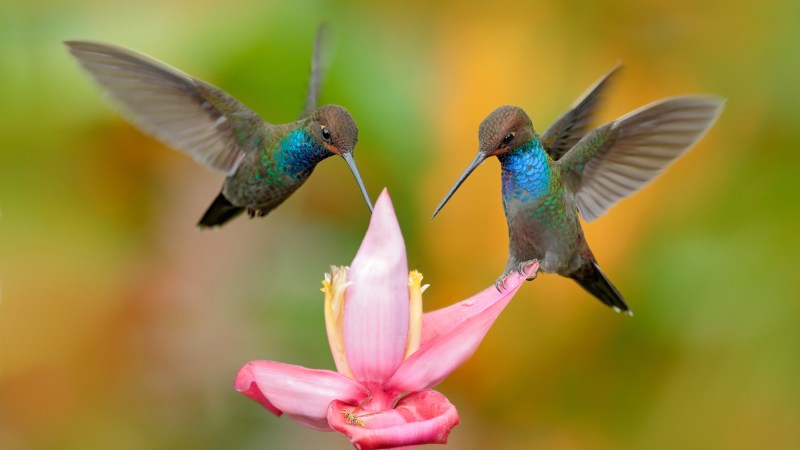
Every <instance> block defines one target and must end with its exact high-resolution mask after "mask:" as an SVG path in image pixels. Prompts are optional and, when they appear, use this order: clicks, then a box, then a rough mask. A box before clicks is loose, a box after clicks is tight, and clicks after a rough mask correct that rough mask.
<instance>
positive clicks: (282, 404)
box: [234, 361, 369, 431]
mask: <svg viewBox="0 0 800 450" xmlns="http://www.w3.org/2000/svg"><path fill="white" fill-rule="evenodd" d="M234 387H235V388H236V390H237V391H239V392H241V393H243V394H244V395H246V396H248V397H250V398H252V399H253V400H255V401H257V402H259V403H261V405H263V406H264V407H265V408H267V409H268V410H270V411H271V412H272V413H273V414H275V415H276V416H280V415H281V414H283V413H286V415H288V416H289V417H291V418H292V419H294V420H296V421H298V422H300V423H301V424H303V425H305V426H307V427H310V428H314V429H317V430H326V431H329V430H330V428H329V427H328V421H327V415H328V405H329V404H330V403H331V402H332V401H333V400H342V401H345V402H354V401H355V402H357V401H359V400H361V399H363V398H365V397H366V396H368V395H369V393H368V392H367V391H366V389H365V388H364V386H362V385H360V384H359V383H358V382H356V381H353V380H351V379H350V378H347V377H346V376H344V375H340V374H338V373H336V372H332V371H330V370H316V369H307V368H305V367H301V366H294V365H291V364H283V363H279V362H274V361H251V362H249V363H247V364H245V365H244V366H243V367H242V368H241V369H240V370H239V374H238V375H237V376H236V381H235V382H234Z"/></svg>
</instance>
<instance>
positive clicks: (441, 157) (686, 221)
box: [0, 0, 800, 449]
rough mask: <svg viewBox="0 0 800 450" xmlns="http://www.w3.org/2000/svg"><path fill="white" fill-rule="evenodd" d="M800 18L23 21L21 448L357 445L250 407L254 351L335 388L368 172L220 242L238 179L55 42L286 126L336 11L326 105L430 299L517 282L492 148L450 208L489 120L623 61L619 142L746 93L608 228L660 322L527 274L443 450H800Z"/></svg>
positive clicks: (776, 7)
mask: <svg viewBox="0 0 800 450" xmlns="http://www.w3.org/2000/svg"><path fill="white" fill-rule="evenodd" d="M290 3H291V5H290ZM798 17H800V3H798V2H796V1H791V0H765V1H762V2H758V3H757V4H753V3H748V2H727V1H722V0H716V1H703V2H691V1H677V2H675V1H658V0H648V1H644V2H637V3H636V4H632V3H630V2H625V1H609V2H591V1H574V0H568V1H561V2H512V3H505V2H491V3H490V4H489V5H485V6H482V5H478V4H477V3H475V4H473V3H468V2H467V3H465V2H454V1H444V2H438V3H437V2H427V1H402V2H401V1H397V2H372V1H367V0H361V1H359V0H352V1H345V2H327V1H322V0H320V1H311V2H280V3H279V2H274V1H265V2H264V1H256V0H228V1H226V2H211V1H205V0H201V1H199V2H197V1H191V2H190V1H178V2H163V1H153V0H143V1H139V2H118V1H102V2H101V1H95V0H79V1H72V2H56V1H48V0H41V1H34V2H23V1H22V0H11V2H8V1H5V2H3V3H2V5H0V56H2V64H0V99H1V100H0V144H2V145H1V148H0V292H1V294H0V448H2V449H88V448H114V449H172V448H175V449H179V448H195V449H217V448H242V449H251V448H252V449H256V448H259V449H263V448H340V449H346V448H349V447H350V446H349V443H348V442H347V440H346V439H345V438H344V437H343V436H341V435H338V434H335V433H318V432H312V431H309V430H307V429H305V428H303V427H301V426H300V425H298V424H296V423H294V422H292V421H291V420H290V419H288V418H285V417H284V418H276V417H274V416H272V415H271V414H269V413H268V412H267V411H266V410H264V409H263V408H261V407H260V406H259V405H257V404H256V403H255V402H252V401H250V400H249V399H247V398H245V397H244V396H242V395H241V394H238V393H236V392H235V391H234V390H233V387H232V384H233V379H234V376H235V375H236V372H237V370H238V369H239V367H240V366H241V365H242V364H244V363H245V362H247V361H249V360H252V359H273V360H279V361H284V362H289V363H295V364H301V365H305V366H308V367H318V368H333V363H332V360H331V357H330V354H329V349H328V344H327V341H326V335H325V331H324V324H323V317H322V294H321V293H320V292H319V288H320V287H321V285H320V280H321V279H322V276H323V273H324V272H325V271H326V270H327V269H328V266H329V265H331V264H340V265H341V264H349V263H350V261H351V260H352V258H353V256H354V255H355V252H356V249H357V248H358V245H359V243H360V241H361V238H362V236H363V233H364V231H365V230H366V226H367V223H368V220H369V215H368V211H367V208H365V206H364V203H363V200H362V199H361V195H360V194H359V192H358V190H357V187H356V184H355V182H354V181H353V179H352V177H351V175H350V173H349V171H348V170H347V168H346V166H345V165H344V164H343V163H342V162H341V161H340V160H339V159H333V158H331V159H330V160H328V161H325V162H323V163H322V164H320V166H319V167H318V168H317V169H316V172H315V175H314V176H313V177H312V178H311V179H310V181H309V182H308V183H307V184H306V185H305V186H304V187H303V188H302V189H300V190H299V191H298V192H297V193H296V194H295V195H294V196H293V197H292V198H291V199H289V200H288V201H287V202H286V203H285V204H284V205H283V206H282V207H281V208H279V209H277V210H276V211H274V212H272V213H271V214H270V215H269V216H268V217H267V218H266V219H261V220H252V221H251V220H247V219H246V218H240V219H238V220H235V221H233V222H232V223H230V224H229V225H228V226H226V227H224V228H221V229H217V230H211V231H201V230H199V229H198V228H196V227H195V223H196V222H197V220H198V219H199V217H200V215H201V214H202V213H203V211H204V210H205V208H206V207H207V206H208V204H209V203H210V201H211V200H212V199H213V198H214V196H215V195H216V194H217V192H218V190H219V187H220V185H221V183H222V179H223V177H222V176H221V175H219V174H217V173H212V172H211V171H208V170H206V169H204V168H202V167H200V166H198V165H197V164H195V163H194V162H193V161H192V160H191V159H189V158H187V157H185V156H184V155H182V154H180V153H178V152H175V151H173V150H170V149H169V148H167V147H165V146H164V145H162V144H160V143H158V142H156V141H155V140H153V139H150V138H149V137H146V136H145V135H143V134H142V133H140V132H139V131H137V130H136V129H135V128H133V127H132V126H131V125H129V124H128V123H127V122H125V121H124V120H122V119H121V118H120V117H119V116H118V115H117V114H115V113H114V110H113V108H111V107H109V104H108V103H107V102H105V101H104V99H103V96H102V95H101V94H100V92H99V90H98V89H96V88H95V86H94V85H93V84H92V82H90V80H89V79H88V77H87V76H86V75H85V74H84V73H83V72H82V71H81V70H80V69H79V68H78V66H77V64H76V63H75V62H74V61H73V60H71V58H70V57H69V56H68V54H67V52H66V51H65V49H64V47H63V45H62V44H61V41H62V40H65V39H94V40H100V41H104V42H109V43H115V44H118V45H123V46H127V47H130V48H133V49H136V50H138V51H141V52H144V53H147V54H150V55H152V56H154V57H156V58H158V59H161V60H163V61H165V62H167V63H169V64H171V65H173V66H176V67H178V68H180V69H181V70H183V71H185V72H187V73H190V74H192V75H194V76H196V77H198V78H201V79H204V80H206V81H208V82H210V83H213V84H215V85H217V86H219V87H221V88H222V89H224V90H226V91H227V92H229V93H231V94H232V95H234V96H235V97H237V98H238V99H240V100H241V101H243V102H244V103H246V104H247V105H248V106H250V107H252V108H253V109H255V110H256V111H258V112H259V113H260V114H261V115H262V116H263V117H264V118H265V119H266V120H268V121H270V122H274V123H283V122H288V121H291V120H294V118H295V117H296V116H297V114H298V113H299V111H300V110H301V108H302V104H303V99H304V95H305V88H306V83H307V80H308V70H309V58H310V53H311V46H312V40H313V35H314V31H315V28H316V26H317V25H318V24H319V23H320V21H322V20H327V21H329V22H331V24H332V25H333V26H334V28H335V30H336V35H337V45H336V54H335V56H334V59H333V63H332V66H331V69H330V71H329V75H328V78H327V82H326V84H325V86H324V90H323V94H322V102H323V103H336V104H341V105H344V106H345V107H346V108H348V109H349V110H350V112H351V113H352V114H353V116H354V117H355V119H356V121H357V122H358V124H359V127H360V130H361V133H360V140H359V144H358V146H357V149H356V152H355V155H356V159H357V161H358V164H359V167H360V169H361V173H362V175H363V177H364V180H365V183H366V185H367V187H368V189H369V191H370V193H371V194H372V196H373V197H376V196H377V194H378V193H379V192H380V190H381V189H382V188H383V187H384V186H387V187H388V188H389V190H390V193H391V195H392V199H393V201H394V203H395V206H396V209H397V213H398V216H399V220H400V224H401V227H402V229H403V233H404V235H405V238H406V241H407V245H408V255H409V264H410V266H411V267H412V268H417V269H419V270H420V271H421V272H423V274H424V275H425V282H427V283H430V284H431V288H430V289H429V290H428V291H427V292H426V295H425V302H426V309H435V308H438V307H442V306H445V305H447V304H450V303H453V302H455V301H458V300H461V299H463V298H465V297H467V296H469V295H471V294H473V293H475V292H477V291H479V290H480V289H483V288H485V287H486V286H489V285H491V284H492V283H493V282H494V280H495V278H496V277H497V275H498V274H499V273H500V272H501V271H502V269H503V267H504V265H505V258H506V251H507V238H506V225H505V221H504V218H503V213H502V206H501V203H500V183H499V165H498V163H497V162H496V160H490V161H488V162H487V163H485V164H484V165H483V166H482V167H480V168H479V169H478V170H477V171H476V172H475V173H474V174H473V176H472V177H471V178H470V179H469V180H468V181H467V182H466V183H465V184H464V186H463V187H462V188H461V189H460V191H459V192H458V194H457V195H456V196H455V197H454V198H453V199H452V200H451V201H450V203H449V204H448V206H447V207H446V208H445V209H444V210H443V211H442V213H441V214H440V215H439V216H438V217H437V218H436V220H434V221H431V220H430V214H431V212H432V210H433V208H434V207H435V206H436V204H437V203H438V202H439V200H440V199H441V198H442V196H443V195H444V194H445V192H446V191H447V189H448V188H449V187H450V185H451V184H452V183H453V182H454V181H455V179H456V178H457V176H458V175H459V174H460V173H461V171H462V169H463V168H465V167H466V165H467V163H468V162H469V161H471V159H472V157H473V155H474V153H475V151H476V149H477V127H478V124H479V123H480V121H481V120H482V119H483V118H484V117H485V116H486V115H487V114H488V113H489V112H490V111H491V110H492V109H494V108H495V107H496V106H499V105H501V104H507V103H511V104H516V105H520V106H522V107H524V108H525V109H526V110H527V111H528V113H529V114H530V116H531V117H532V119H533V121H534V124H535V125H536V126H537V128H538V130H539V131H543V130H544V129H545V128H546V127H547V125H549V124H550V122H551V121H552V120H554V119H555V118H556V117H557V116H558V115H559V114H560V113H561V112H563V111H564V110H565V109H566V108H567V107H568V105H569V104H570V103H571V102H572V101H573V100H574V99H576V98H577V97H578V95H579V94H580V93H581V92H583V90H584V89H585V88H587V87H588V86H589V85H590V84H591V83H593V82H594V81H595V80H596V79H597V78H598V77H600V76H601V75H602V74H604V73H606V72H607V71H608V70H609V69H610V68H611V67H613V66H614V65H615V64H616V63H617V62H622V63H623V64H624V71H623V72H622V73H621V74H620V76H619V78H618V80H617V83H616V84H614V86H613V87H612V88H611V89H610V91H609V100H608V102H607V103H606V104H605V105H604V107H603V109H602V111H601V117H600V119H601V122H605V121H608V120H612V119H614V118H616V117H618V116H620V115H622V114H624V113H626V112H628V111H630V110H632V109H634V108H637V107H639V106H641V105H644V104H646V103H648V102H651V101H653V100H656V99H659V98H662V97H666V96H671V95H677V94H684V93H710V94H716V95H721V96H724V97H727V99H728V103H727V107H726V110H725V112H724V113H723V115H722V117H721V118H720V120H719V122H718V123H717V124H716V126H714V127H713V129H712V130H711V131H710V132H709V133H708V134H707V136H706V137H705V139H703V140H702V142H700V143H699V144H698V145H697V146H696V147H695V148H694V149H693V150H692V151H691V152H689V153H688V154H687V155H686V156H685V157H683V158H682V159H680V160H679V161H678V162H677V163H676V164H675V165H673V166H672V167H671V168H670V169H669V170H668V172H667V173H666V174H665V175H664V176H662V177H661V178H659V179H658V180H657V181H656V182H654V183H653V184H652V185H651V186H649V187H648V188H646V189H645V190H643V191H642V192H640V193H638V194H637V195H635V196H634V197H632V198H630V199H628V200H626V201H624V202H622V203H621V204H619V205H618V206H616V207H614V208H613V209H612V210H611V211H610V212H609V213H608V214H607V215H605V216H604V217H602V218H601V219H600V220H598V221H596V222H593V223H591V224H588V225H587V226H586V227H585V230H586V233H587V235H588V239H589V242H590V243H591V244H592V247H593V249H594V251H595V254H596V256H597V258H598V260H599V261H600V262H601V264H602V266H603V268H604V270H605V271H606V273H607V274H608V275H609V276H610V277H611V278H612V279H613V280H614V281H615V283H616V284H617V286H618V287H619V288H620V290H621V291H622V292H623V293H624V294H625V296H626V297H627V299H628V301H629V304H630V305H631V307H632V308H633V310H634V311H635V313H636V315H635V316H634V317H633V318H628V317H625V316H622V315H617V314H614V313H613V312H611V311H610V310H609V309H607V308H605V307H603V306H602V305H601V304H600V303H599V302H597V301H596V300H594V299H592V298H591V297H589V296H588V295H587V294H585V293H584V292H583V291H581V290H580V288H579V287H577V285H575V284H573V283H572V282H570V281H568V280H563V279H560V278H558V277H555V276H547V275H542V276H541V277H540V278H539V279H537V280H536V281H535V282H532V283H528V284H527V285H526V286H524V287H523V288H522V289H521V291H520V292H519V294H518V295H517V297H515V299H514V301H513V302H512V303H511V304H510V305H509V307H508V308H507V310H506V311H505V313H504V314H503V315H501V317H500V318H499V320H498V321H497V323H496V325H495V327H494V328H493V329H492V330H491V331H490V333H489V334H488V336H487V338H486V340H485V341H484V344H483V346H482V347H481V348H480V349H479V350H478V352H477V353H476V354H475V356H474V357H473V358H472V359H471V360H470V361H469V362H468V363H467V364H465V365H464V366H462V367H461V368H460V369H459V370H457V371H456V372H455V373H454V374H453V375H452V376H451V377H450V378H448V379H447V380H446V381H445V382H443V383H442V384H441V385H440V386H439V387H438V388H437V389H438V390H439V391H441V392H442V393H444V394H445V395H447V396H448V397H449V398H450V400H451V401H452V402H453V403H454V404H455V405H456V406H457V407H458V410H459V412H460V414H461V419H462V422H461V424H460V425H459V426H458V427H456V428H455V429H454V430H453V432H452V433H451V436H450V443H449V446H450V448H455V449H481V448H498V449H517V448H546V449H641V448H648V449H673V448H682V449H707V448H729V449H746V448H776V449H777V448H787V449H788V448H800V383H799V382H798V380H800V345H799V344H800V326H798V321H800V301H799V300H800V299H798V295H797V292H798V288H797V273H796V269H797V255H798V254H799V253H800V239H798V237H797V233H798V229H799V227H800V209H799V208H798V206H797V198H796V196H797V194H798V193H799V192H800V181H799V180H800V170H799V169H798V166H799V165H800V156H799V155H800V151H798V149H800V134H798V119H797V117H798V114H800V89H798V87H797V81H798V79H799V78H800V63H798V59H797V55H798V50H799V49H800V32H798V28H797V18H798Z"/></svg>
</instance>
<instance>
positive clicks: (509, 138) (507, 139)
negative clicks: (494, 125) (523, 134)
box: [503, 132, 516, 145]
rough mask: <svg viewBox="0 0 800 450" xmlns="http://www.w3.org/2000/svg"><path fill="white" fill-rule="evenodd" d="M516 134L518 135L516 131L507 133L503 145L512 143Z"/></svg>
mask: <svg viewBox="0 0 800 450" xmlns="http://www.w3.org/2000/svg"><path fill="white" fill-rule="evenodd" d="M515 135H516V133H514V132H511V133H508V134H507V135H506V137H504V138H503V145H508V144H510V143H511V141H513V140H514V136H515Z"/></svg>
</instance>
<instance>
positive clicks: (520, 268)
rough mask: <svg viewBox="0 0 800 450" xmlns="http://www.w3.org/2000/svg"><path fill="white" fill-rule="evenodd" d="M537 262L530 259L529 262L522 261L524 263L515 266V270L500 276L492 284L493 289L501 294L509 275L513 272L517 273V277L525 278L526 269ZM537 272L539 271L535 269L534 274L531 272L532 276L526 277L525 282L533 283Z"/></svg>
mask: <svg viewBox="0 0 800 450" xmlns="http://www.w3.org/2000/svg"><path fill="white" fill-rule="evenodd" d="M537 262H539V260H538V259H531V260H528V261H524V262H521V263H519V264H517V267H516V268H514V269H512V270H509V271H508V272H505V273H504V274H502V275H500V278H498V279H497V281H495V282H494V288H495V289H497V292H503V290H504V289H505V288H506V284H505V282H506V278H507V277H508V276H509V275H511V274H512V273H514V272H517V274H519V276H521V277H525V275H526V273H525V272H526V271H527V269H528V267H530V266H531V264H533V263H537ZM538 272H539V270H538V269H537V270H536V271H535V272H533V273H532V274H530V275H528V276H527V277H525V281H533V280H534V279H536V274H537V273H538Z"/></svg>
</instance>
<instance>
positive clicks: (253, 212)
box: [247, 208, 269, 219]
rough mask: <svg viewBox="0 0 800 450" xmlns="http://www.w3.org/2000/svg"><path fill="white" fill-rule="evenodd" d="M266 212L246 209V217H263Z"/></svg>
mask: <svg viewBox="0 0 800 450" xmlns="http://www.w3.org/2000/svg"><path fill="white" fill-rule="evenodd" d="M268 212H269V211H265V210H263V209H256V208H247V215H248V216H250V218H251V219H252V218H254V217H264V216H266V215H267V213H268Z"/></svg>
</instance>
